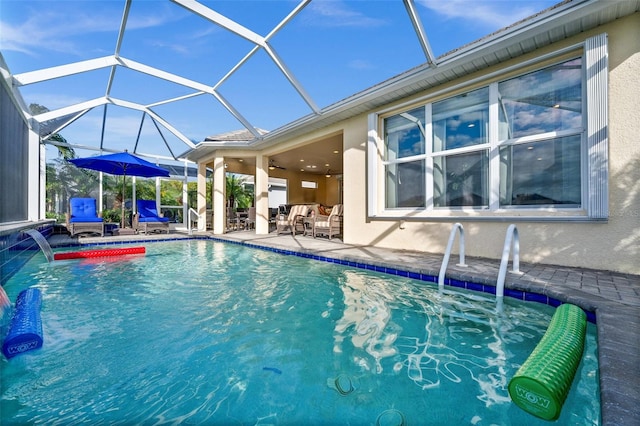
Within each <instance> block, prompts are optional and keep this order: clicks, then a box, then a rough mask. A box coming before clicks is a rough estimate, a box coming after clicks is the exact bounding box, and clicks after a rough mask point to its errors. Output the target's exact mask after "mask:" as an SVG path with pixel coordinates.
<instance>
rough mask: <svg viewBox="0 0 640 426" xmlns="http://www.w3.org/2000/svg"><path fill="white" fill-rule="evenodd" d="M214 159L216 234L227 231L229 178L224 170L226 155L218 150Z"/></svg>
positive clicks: (214, 217) (214, 224)
mask: <svg viewBox="0 0 640 426" xmlns="http://www.w3.org/2000/svg"><path fill="white" fill-rule="evenodd" d="M215 155H216V156H215V158H214V159H213V233H214V234H216V235H219V234H224V233H225V229H226V227H225V223H226V220H227V209H226V208H225V207H226V206H225V199H226V196H225V191H226V188H227V180H226V176H225V170H224V156H222V153H221V152H220V151H216V154H215Z"/></svg>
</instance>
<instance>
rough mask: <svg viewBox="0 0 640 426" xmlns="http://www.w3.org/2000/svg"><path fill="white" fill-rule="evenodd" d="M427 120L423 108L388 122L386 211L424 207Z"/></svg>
mask: <svg viewBox="0 0 640 426" xmlns="http://www.w3.org/2000/svg"><path fill="white" fill-rule="evenodd" d="M424 116H425V111H424V107H423V108H417V109H414V110H411V111H407V112H404V113H401V114H398V115H395V116H393V117H390V118H388V119H386V120H385V126H384V128H385V140H386V142H387V143H386V144H385V160H386V162H387V165H386V166H385V169H386V172H385V176H386V185H387V202H386V206H387V208H389V207H424V206H425V190H424V182H425V173H426V171H425V163H424V158H422V156H423V154H424V152H425V143H426V142H425V130H424V124H423V123H424ZM417 157H418V158H417ZM416 158H417V159H416Z"/></svg>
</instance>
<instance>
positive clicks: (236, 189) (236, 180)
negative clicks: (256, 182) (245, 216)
mask: <svg viewBox="0 0 640 426" xmlns="http://www.w3.org/2000/svg"><path fill="white" fill-rule="evenodd" d="M246 181H247V178H246V177H243V176H239V175H234V174H231V173H229V174H227V206H228V207H234V208H241V209H246V208H248V207H251V205H252V204H253V189H248V188H246V186H245V183H246Z"/></svg>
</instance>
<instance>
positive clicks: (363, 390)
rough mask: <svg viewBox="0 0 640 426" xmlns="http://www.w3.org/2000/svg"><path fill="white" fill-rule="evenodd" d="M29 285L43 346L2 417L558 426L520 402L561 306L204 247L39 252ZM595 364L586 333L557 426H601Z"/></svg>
mask: <svg viewBox="0 0 640 426" xmlns="http://www.w3.org/2000/svg"><path fill="white" fill-rule="evenodd" d="M28 286H35V287H38V288H40V289H41V290H42V294H43V308H42V320H43V327H44V338H45V342H44V346H43V348H42V349H41V350H38V351H34V352H31V353H27V354H24V355H21V356H19V357H16V358H13V359H12V360H11V361H7V360H6V359H2V362H1V363H0V367H1V368H2V370H1V374H2V382H3V388H2V395H1V399H0V409H1V412H2V413H3V414H2V418H3V424H5V423H6V424H23V423H25V422H29V423H47V424H69V423H91V424H112V423H120V424H134V423H135V424H166V423H185V424H376V420H377V419H380V421H381V422H383V421H384V420H389V419H390V420H392V421H394V420H397V419H398V418H399V416H400V414H399V413H402V416H403V417H404V419H405V420H406V423H407V424H409V425H416V424H426V423H428V424H474V425H485V424H514V425H515V424H530V425H531V424H533V425H535V424H548V423H547V422H545V421H543V420H539V419H536V418H534V417H532V416H531V415H529V414H527V413H525V412H524V411H522V410H520V409H519V408H518V407H516V406H515V405H514V404H512V403H511V402H510V400H509V396H508V392H507V384H508V380H509V379H510V378H511V376H513V374H514V373H515V371H516V370H517V368H518V367H519V366H520V365H521V364H522V363H523V362H524V360H525V359H526V358H527V357H528V355H529V354H530V353H531V351H532V350H533V348H534V347H535V345H536V344H537V342H538V341H539V339H540V337H541V336H542V334H543V333H544V331H545V329H546V326H547V324H548V323H549V320H550V318H551V316H552V314H553V308H551V307H549V306H546V305H540V304H534V303H525V302H521V301H517V300H513V299H509V298H506V299H505V302H504V306H503V309H502V313H498V312H496V302H495V300H494V299H493V298H492V297H490V296H489V295H484V294H476V293H471V292H464V291H459V292H458V291H456V292H453V291H445V292H444V293H439V292H438V290H437V287H436V286H435V285H433V284H429V283H425V282H421V281H415V280H411V279H408V278H402V277H397V276H390V275H386V274H381V273H376V272H372V271H368V270H362V269H356V268H349V267H343V266H339V265H335V264H330V263H326V262H318V261H312V260H306V259H302V258H298V257H293V256H283V255H279V254H275V253H271V252H268V251H263V250H256V249H249V248H246V247H242V246H239V245H233V244H225V243H218V242H210V241H202V240H200V241H197V240H191V241H187V242H174V243H154V244H148V245H147V255H146V256H132V257H126V258H118V259H115V258H114V259H92V260H90V261H78V260H73V261H56V262H53V263H51V264H47V263H45V262H44V256H42V255H41V254H39V255H37V256H36V257H34V259H33V260H32V261H30V262H29V263H28V264H27V265H26V266H25V267H24V268H22V269H21V270H20V271H19V272H18V273H17V274H16V275H15V276H13V277H12V278H11V279H10V280H9V282H8V283H7V285H6V286H5V289H6V290H7V293H8V294H9V296H10V298H11V299H12V300H15V297H16V296H17V294H18V293H19V291H20V290H22V289H24V288H26V287H28ZM597 371H598V364H597V344H596V333H595V327H594V326H593V325H592V324H589V326H588V330H587V338H586V346H585V353H584V355H583V359H582V362H581V364H580V367H579V369H578V372H577V375H576V379H575V381H574V384H573V386H572V389H571V392H570V393H569V396H568V398H567V401H566V402H565V405H564V409H563V411H562V414H561V417H560V419H559V420H558V423H559V424H599V418H600V408H599V400H600V399H599V393H598V377H597ZM389 410H395V411H389ZM394 416H395V417H394Z"/></svg>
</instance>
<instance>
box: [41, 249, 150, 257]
mask: <svg viewBox="0 0 640 426" xmlns="http://www.w3.org/2000/svg"><path fill="white" fill-rule="evenodd" d="M145 252H146V248H144V247H123V248H114V249H101V250H85V251H69V252H66V253H55V254H54V255H53V259H54V260H66V259H87V258H91V257H107V256H122V255H124V254H141V253H145Z"/></svg>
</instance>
